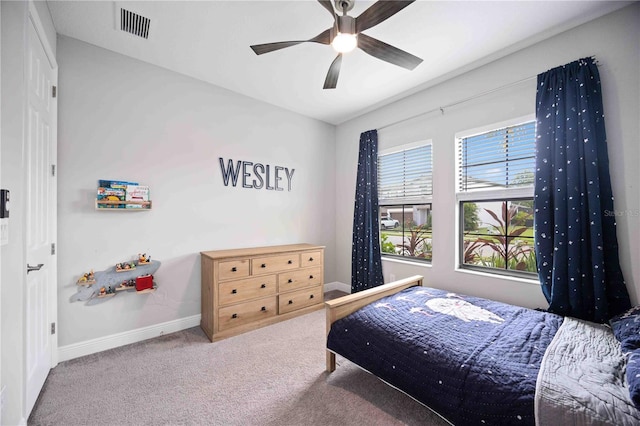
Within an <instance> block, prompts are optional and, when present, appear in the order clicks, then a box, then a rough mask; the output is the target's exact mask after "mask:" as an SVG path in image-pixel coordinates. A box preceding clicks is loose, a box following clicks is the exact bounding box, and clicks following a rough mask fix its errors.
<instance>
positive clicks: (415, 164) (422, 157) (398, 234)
mask: <svg viewBox="0 0 640 426" xmlns="http://www.w3.org/2000/svg"><path fill="white" fill-rule="evenodd" d="M432 168H433V164H432V158H431V142H430V141H421V142H416V143H412V144H407V145H402V146H399V147H395V148H393V149H390V150H385V151H381V152H380V153H379V154H378V204H379V210H380V245H381V249H382V250H381V251H382V255H383V256H384V257H397V258H404V259H407V258H410V259H414V260H419V261H423V262H431V259H432V248H433V246H432V245H433V239H432V225H431V222H432V212H433V207H432V204H431V197H432V194H433V173H432Z"/></svg>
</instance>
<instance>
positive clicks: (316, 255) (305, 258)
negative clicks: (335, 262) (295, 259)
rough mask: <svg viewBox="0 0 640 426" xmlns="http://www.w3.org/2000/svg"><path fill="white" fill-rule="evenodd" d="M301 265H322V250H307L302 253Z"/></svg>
mask: <svg viewBox="0 0 640 426" xmlns="http://www.w3.org/2000/svg"><path fill="white" fill-rule="evenodd" d="M300 266H301V267H302V268H309V267H311V266H322V251H320V250H317V251H305V252H302V253H300Z"/></svg>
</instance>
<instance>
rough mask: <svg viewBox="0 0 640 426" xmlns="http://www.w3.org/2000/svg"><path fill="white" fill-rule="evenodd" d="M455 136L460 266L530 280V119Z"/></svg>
mask: <svg viewBox="0 0 640 426" xmlns="http://www.w3.org/2000/svg"><path fill="white" fill-rule="evenodd" d="M456 139H457V151H458V161H457V172H458V173H457V175H458V182H457V183H458V186H457V191H456V199H457V203H458V214H459V218H460V223H459V226H458V229H459V236H458V238H459V243H458V252H459V262H458V263H459V267H460V268H464V269H474V270H480V271H484V272H490V273H496V274H505V275H515V276H522V277H526V278H535V277H536V276H537V266H536V257H535V251H534V242H533V180H534V170H535V120H534V118H533V117H527V118H526V119H521V120H515V121H514V122H511V123H502V125H496V126H492V127H490V128H485V129H481V130H479V131H475V132H466V134H462V135H458V137H457V138H456Z"/></svg>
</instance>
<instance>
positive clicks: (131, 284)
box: [116, 279, 136, 291]
mask: <svg viewBox="0 0 640 426" xmlns="http://www.w3.org/2000/svg"><path fill="white" fill-rule="evenodd" d="M135 287H136V280H135V279H130V280H125V281H122V282H121V283H120V285H119V286H118V287H116V291H122V290H131V289H134V288H135Z"/></svg>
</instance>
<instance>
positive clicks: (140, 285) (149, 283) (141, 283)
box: [135, 275, 154, 291]
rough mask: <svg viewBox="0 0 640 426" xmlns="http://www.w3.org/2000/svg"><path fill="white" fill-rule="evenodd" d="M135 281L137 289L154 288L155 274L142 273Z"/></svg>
mask: <svg viewBox="0 0 640 426" xmlns="http://www.w3.org/2000/svg"><path fill="white" fill-rule="evenodd" d="M135 281H136V290H137V291H143V290H152V289H153V288H154V285H153V275H140V276H139V277H138V278H136V280H135Z"/></svg>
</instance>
